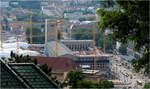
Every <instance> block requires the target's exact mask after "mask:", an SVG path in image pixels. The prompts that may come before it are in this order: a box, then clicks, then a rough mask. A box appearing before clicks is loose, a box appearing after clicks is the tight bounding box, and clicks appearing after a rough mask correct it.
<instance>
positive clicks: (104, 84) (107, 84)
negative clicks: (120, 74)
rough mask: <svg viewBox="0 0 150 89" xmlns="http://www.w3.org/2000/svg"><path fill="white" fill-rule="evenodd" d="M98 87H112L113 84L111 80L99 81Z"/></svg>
mask: <svg viewBox="0 0 150 89" xmlns="http://www.w3.org/2000/svg"><path fill="white" fill-rule="evenodd" d="M98 87H99V88H114V84H113V82H111V81H107V80H104V81H100V83H99V84H98Z"/></svg>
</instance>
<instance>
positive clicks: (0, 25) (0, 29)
mask: <svg viewBox="0 0 150 89" xmlns="http://www.w3.org/2000/svg"><path fill="white" fill-rule="evenodd" d="M0 41H1V45H0V47H1V50H2V48H3V43H2V24H0Z"/></svg>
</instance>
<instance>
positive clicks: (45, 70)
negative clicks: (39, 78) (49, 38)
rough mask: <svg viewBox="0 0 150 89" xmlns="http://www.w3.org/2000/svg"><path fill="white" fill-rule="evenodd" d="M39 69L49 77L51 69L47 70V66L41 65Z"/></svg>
mask: <svg viewBox="0 0 150 89" xmlns="http://www.w3.org/2000/svg"><path fill="white" fill-rule="evenodd" d="M40 68H41V69H42V70H43V71H44V72H45V73H46V74H47V75H49V76H51V71H52V68H49V67H48V65H47V64H43V65H41V66H40Z"/></svg>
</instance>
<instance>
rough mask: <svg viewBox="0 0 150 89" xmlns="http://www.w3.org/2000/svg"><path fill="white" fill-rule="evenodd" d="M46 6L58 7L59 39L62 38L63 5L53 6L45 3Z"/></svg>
mask: <svg viewBox="0 0 150 89" xmlns="http://www.w3.org/2000/svg"><path fill="white" fill-rule="evenodd" d="M46 7H56V8H59V9H60V11H61V13H60V39H63V22H64V21H63V7H62V6H55V5H47V6H46Z"/></svg>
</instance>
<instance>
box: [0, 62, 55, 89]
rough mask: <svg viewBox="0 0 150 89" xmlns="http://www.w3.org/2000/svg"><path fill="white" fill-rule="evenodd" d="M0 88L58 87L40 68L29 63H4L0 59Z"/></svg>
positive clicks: (35, 88)
mask: <svg viewBox="0 0 150 89" xmlns="http://www.w3.org/2000/svg"><path fill="white" fill-rule="evenodd" d="M0 63H1V65H2V66H0V67H1V73H2V74H1V81H2V82H1V88H28V89H30V88H32V89H39V88H58V86H57V85H56V84H55V83H54V82H53V81H52V80H51V79H50V77H48V76H47V75H46V74H45V73H44V72H43V71H42V70H41V69H39V68H38V67H37V66H36V65H34V64H31V63H10V64H6V63H5V62H3V61H2V60H0Z"/></svg>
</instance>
